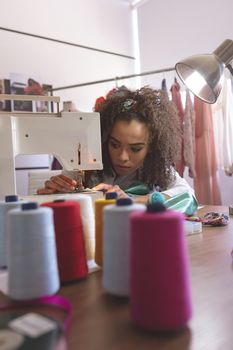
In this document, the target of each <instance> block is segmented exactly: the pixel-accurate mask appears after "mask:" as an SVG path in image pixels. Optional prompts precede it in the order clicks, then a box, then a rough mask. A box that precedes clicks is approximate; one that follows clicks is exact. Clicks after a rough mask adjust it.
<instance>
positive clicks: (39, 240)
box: [7, 202, 59, 300]
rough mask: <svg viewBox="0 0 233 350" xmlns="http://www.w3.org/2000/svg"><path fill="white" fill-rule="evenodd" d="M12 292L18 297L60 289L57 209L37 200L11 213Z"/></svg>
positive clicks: (8, 245)
mask: <svg viewBox="0 0 233 350" xmlns="http://www.w3.org/2000/svg"><path fill="white" fill-rule="evenodd" d="M7 220H8V244H7V252H8V268H9V278H8V294H9V296H10V297H11V298H12V299H15V300H29V299H36V298H39V297H43V296H46V295H52V294H54V293H56V292H57V291H58V289H59V276H58V267H57V256H56V243H55V235H54V224H53V212H52V210H51V209H50V208H40V207H38V204H37V203H35V202H28V203H23V204H22V205H21V207H20V208H16V209H12V210H10V211H9V212H8V214H7Z"/></svg>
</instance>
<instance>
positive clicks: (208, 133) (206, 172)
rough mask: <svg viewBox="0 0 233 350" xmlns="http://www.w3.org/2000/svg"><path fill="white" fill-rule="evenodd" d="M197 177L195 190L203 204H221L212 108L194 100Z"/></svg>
mask: <svg viewBox="0 0 233 350" xmlns="http://www.w3.org/2000/svg"><path fill="white" fill-rule="evenodd" d="M194 110H195V114H196V119H195V142H196V156H195V164H196V177H195V178H194V189H195V193H196V197H197V200H198V201H199V203H201V204H213V205H220V204H221V196H220V190H219V180H218V172H217V171H218V164H217V158H216V151H215V143H214V133H213V122H212V110H211V106H210V105H209V104H207V103H205V102H203V101H201V100H200V99H199V98H197V97H195V98H194Z"/></svg>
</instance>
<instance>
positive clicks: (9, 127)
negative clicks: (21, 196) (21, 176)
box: [0, 95, 103, 199]
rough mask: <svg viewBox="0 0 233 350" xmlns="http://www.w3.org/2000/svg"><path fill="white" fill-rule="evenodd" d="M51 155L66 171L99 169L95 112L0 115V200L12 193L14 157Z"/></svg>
mask: <svg viewBox="0 0 233 350" xmlns="http://www.w3.org/2000/svg"><path fill="white" fill-rule="evenodd" d="M1 99H11V100H13V99H19V100H20V99H21V100H29V99H30V100H35V99H36V100H46V101H54V102H56V103H58V102H59V101H60V99H59V98H58V97H48V96H26V95H23V96H20V95H14V96H12V95H0V100H1ZM19 154H24V155H26V154H27V155H28V154H52V155H54V156H55V157H56V158H57V159H58V161H59V162H60V163H61V164H62V165H63V167H64V169H66V170H76V171H80V170H97V169H102V168H103V165H102V154H101V133H100V118H99V114H98V113H83V112H61V113H59V110H58V111H57V113H40V114H39V115H38V113H23V112H21V113H11V112H8V113H5V112H3V113H0V199H3V198H4V197H5V195H9V194H16V179H15V156H16V155H19Z"/></svg>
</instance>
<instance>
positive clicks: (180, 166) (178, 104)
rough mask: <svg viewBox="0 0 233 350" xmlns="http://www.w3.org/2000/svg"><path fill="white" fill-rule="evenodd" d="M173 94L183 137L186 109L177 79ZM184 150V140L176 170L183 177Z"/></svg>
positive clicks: (173, 86) (172, 88)
mask: <svg viewBox="0 0 233 350" xmlns="http://www.w3.org/2000/svg"><path fill="white" fill-rule="evenodd" d="M171 94H172V101H173V103H174V104H175V106H176V108H177V111H178V115H179V118H180V126H181V130H182V135H183V122H184V108H183V105H182V100H181V94H180V85H179V83H178V81H177V80H176V78H175V80H174V83H173V84H172V86H171ZM183 150H184V143H183V139H182V143H181V149H180V154H179V155H178V157H177V161H176V170H177V171H178V173H179V174H180V176H182V177H183V174H184V156H183Z"/></svg>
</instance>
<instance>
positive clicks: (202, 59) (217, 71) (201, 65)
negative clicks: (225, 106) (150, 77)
mask: <svg viewBox="0 0 233 350" xmlns="http://www.w3.org/2000/svg"><path fill="white" fill-rule="evenodd" d="M232 60H233V41H232V40H230V39H226V40H225V41H223V42H222V44H221V45H219V46H218V47H217V49H216V50H214V51H213V53H211V54H202V55H195V56H191V57H188V58H186V59H184V60H182V61H180V62H178V63H176V65H175V69H176V72H177V74H178V76H179V78H180V79H181V80H182V81H183V83H184V84H185V85H186V87H187V88H188V89H189V90H190V91H191V92H192V93H193V94H194V95H196V96H197V97H199V98H200V99H201V100H203V101H205V102H207V103H215V102H216V100H217V98H218V96H219V94H220V92H221V88H222V79H221V78H222V76H223V72H224V69H225V68H228V69H229V70H230V72H231V74H232V75H233V68H232V66H231V64H230V62H231V61H232Z"/></svg>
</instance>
